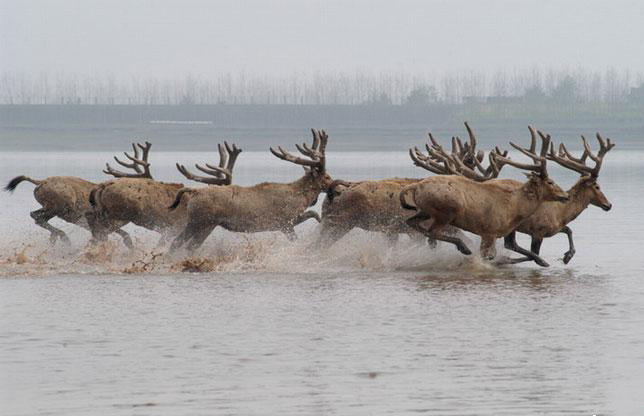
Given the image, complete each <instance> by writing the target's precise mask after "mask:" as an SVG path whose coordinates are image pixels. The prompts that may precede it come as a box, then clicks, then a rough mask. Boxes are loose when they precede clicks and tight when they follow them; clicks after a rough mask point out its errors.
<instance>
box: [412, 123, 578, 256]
mask: <svg viewBox="0 0 644 416" xmlns="http://www.w3.org/2000/svg"><path fill="white" fill-rule="evenodd" d="M529 129H530V134H531V146H530V149H525V148H523V147H520V146H517V145H516V144H514V143H510V144H511V145H512V147H514V148H515V149H517V150H518V151H520V152H521V153H523V154H524V155H526V156H528V157H530V158H531V159H532V161H533V163H532V164H525V163H518V162H515V161H513V160H511V159H509V158H508V157H507V156H503V155H501V154H499V153H497V152H493V153H492V154H491V159H490V160H492V161H493V162H492V163H493V164H498V163H501V164H504V165H506V164H507V165H511V166H515V167H517V168H519V169H523V170H528V171H530V173H529V174H528V175H527V176H528V181H527V182H525V183H524V184H522V185H521V187H519V188H516V187H515V186H512V185H511V184H509V183H508V181H507V180H502V179H493V180H487V181H477V180H473V179H470V178H469V177H466V176H460V175H451V176H435V177H431V178H428V179H425V180H423V181H421V182H419V183H417V184H414V185H410V186H407V187H405V188H404V189H403V190H402V191H401V192H400V203H401V205H402V206H403V208H406V209H409V210H415V211H416V213H415V214H414V215H413V216H412V217H411V218H409V219H408V220H407V224H408V225H409V226H410V227H412V228H413V229H415V230H417V231H419V232H421V233H424V234H425V235H427V236H428V237H430V238H434V239H436V240H441V241H446V242H449V243H452V244H454V245H455V246H456V248H457V249H458V250H459V251H460V252H461V253H463V254H466V255H469V254H471V251H470V249H469V248H468V247H467V246H466V245H465V243H464V242H463V241H462V240H461V239H460V238H459V237H456V236H450V235H446V234H445V232H444V230H445V227H446V226H448V225H452V226H455V227H458V228H460V229H462V230H465V231H469V232H471V233H474V234H477V235H479V236H480V237H481V246H480V251H481V255H482V256H483V257H484V258H486V259H493V258H494V257H495V256H496V249H495V241H496V239H497V238H500V237H505V236H507V235H509V234H511V233H512V232H513V231H514V230H515V229H516V228H517V227H518V226H519V224H521V222H522V221H523V220H525V219H526V218H528V217H529V216H530V215H532V214H533V213H534V212H536V210H537V209H538V208H539V207H540V206H541V204H542V203H543V202H545V201H566V200H567V199H568V194H567V193H566V192H564V191H563V190H562V189H561V188H560V187H559V186H558V185H557V184H556V183H554V181H552V179H550V178H549V177H548V172H547V169H546V163H547V161H546V154H547V152H548V147H549V144H550V136H545V135H543V134H542V135H541V139H542V147H541V152H540V154H537V153H536V132H535V130H534V129H533V128H532V127H530V128H529ZM435 154H436V156H437V157H438V158H439V159H441V160H442V161H443V163H444V165H445V166H451V168H450V169H454V170H455V171H456V172H458V171H460V172H461V173H462V174H463V175H470V174H471V173H476V172H474V171H473V170H471V169H470V170H468V169H464V168H463V166H464V165H463V164H462V161H461V160H460V159H459V157H457V156H454V155H448V154H446V153H445V152H440V151H438V152H435ZM492 169H494V168H492ZM465 172H467V173H465ZM477 176H478V175H477ZM472 178H474V176H473V177H472ZM421 223H425V224H424V225H421ZM506 248H508V249H510V250H513V251H516V252H518V253H521V254H523V255H524V256H527V257H529V258H530V259H531V260H533V261H535V262H537V264H539V265H541V266H544V267H545V266H547V265H548V264H547V263H546V262H545V261H544V260H543V259H541V258H540V257H539V256H537V255H536V254H534V253H532V252H530V251H528V250H525V249H523V248H521V247H520V246H519V245H518V244H516V241H506Z"/></svg>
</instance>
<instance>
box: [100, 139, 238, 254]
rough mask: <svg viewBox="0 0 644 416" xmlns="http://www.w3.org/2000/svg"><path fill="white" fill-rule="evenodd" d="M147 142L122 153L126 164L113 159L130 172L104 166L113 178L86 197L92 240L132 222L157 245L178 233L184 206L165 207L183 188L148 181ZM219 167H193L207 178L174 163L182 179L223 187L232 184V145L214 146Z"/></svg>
mask: <svg viewBox="0 0 644 416" xmlns="http://www.w3.org/2000/svg"><path fill="white" fill-rule="evenodd" d="M151 146H152V145H151V144H150V143H149V142H145V145H143V144H140V143H139V144H137V145H136V146H134V145H133V148H134V154H133V155H130V154H128V153H125V156H126V157H127V158H128V159H129V160H130V162H124V161H121V160H119V159H118V158H116V157H115V160H116V161H117V163H119V164H120V165H122V166H124V167H127V168H130V169H132V170H134V172H133V173H126V172H122V171H118V170H116V169H113V168H112V167H111V166H110V165H109V164H106V169H105V171H104V172H105V173H107V174H109V175H112V176H114V177H115V178H117V179H113V180H110V181H107V182H104V183H102V184H100V185H99V186H97V187H96V189H95V190H93V191H92V193H91V195H90V202H91V204H92V206H93V207H94V210H93V211H92V212H91V213H90V214H89V215H88V222H89V223H90V227H91V230H92V235H93V237H94V239H95V240H97V241H103V240H105V239H106V238H107V234H109V233H110V232H111V231H112V228H113V227H114V226H115V224H119V223H123V222H124V223H130V222H131V223H133V224H136V225H138V226H140V227H143V228H146V229H148V230H152V231H156V232H159V233H160V234H161V240H160V241H159V244H163V243H164V242H165V241H166V239H168V238H170V237H174V236H175V235H176V234H178V233H179V232H180V231H181V230H182V229H183V227H184V226H185V224H186V222H187V216H186V207H185V204H181V206H178V207H177V209H175V210H172V211H169V210H168V209H167V208H166V207H167V206H168V205H170V204H171V203H172V201H174V199H175V197H176V195H177V192H178V191H180V190H182V189H185V188H184V185H183V184H180V183H165V182H159V181H156V180H154V179H153V178H152V174H151V172H150V162H149V161H148V156H149V152H150V147H151ZM218 150H219V166H212V165H209V164H206V167H203V166H200V165H195V166H196V167H197V169H199V170H200V171H202V172H204V173H206V174H208V175H210V176H209V177H206V176H198V175H194V174H192V173H191V172H190V171H188V169H186V168H185V166H183V165H180V164H178V163H177V169H178V170H179V172H181V174H183V175H184V176H185V177H186V178H188V179H190V180H193V181H197V182H201V183H205V184H208V185H219V186H225V185H230V183H231V182H232V171H233V167H234V165H235V162H236V160H237V157H238V156H239V154H240V153H241V149H238V148H237V146H235V145H234V144H233V145H232V146H230V145H228V143H224V146H222V145H221V144H219V145H218Z"/></svg>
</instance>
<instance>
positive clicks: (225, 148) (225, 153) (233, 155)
mask: <svg viewBox="0 0 644 416" xmlns="http://www.w3.org/2000/svg"><path fill="white" fill-rule="evenodd" d="M217 148H218V150H219V166H213V165H210V164H208V163H206V164H205V165H206V167H203V166H200V165H198V164H195V167H196V168H197V169H199V170H200V171H202V172H203V173H206V174H208V175H211V177H208V176H198V175H195V174H193V173H192V172H190V171H189V170H188V169H186V167H185V166H184V165H180V164H178V163H177V169H178V170H179V172H181V174H182V175H183V176H185V177H186V178H188V179H190V180H191V181H196V182H201V183H207V184H209V185H230V184H231V183H232V181H233V168H234V167H235V162H236V161H237V157H238V156H239V154H240V153H241V152H242V151H241V149H239V148H238V147H237V146H236V145H235V144H234V143H233V145H232V146H230V145H229V144H228V142H224V144H223V145H222V144H221V143H219V144H218V145H217Z"/></svg>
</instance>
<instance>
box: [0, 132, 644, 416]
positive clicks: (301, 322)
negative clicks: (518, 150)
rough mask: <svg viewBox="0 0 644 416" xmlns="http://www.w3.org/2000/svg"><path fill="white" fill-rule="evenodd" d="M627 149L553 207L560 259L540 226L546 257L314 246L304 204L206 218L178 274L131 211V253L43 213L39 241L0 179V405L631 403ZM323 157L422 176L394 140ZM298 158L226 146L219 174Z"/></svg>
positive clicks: (269, 167) (65, 170)
mask: <svg viewBox="0 0 644 416" xmlns="http://www.w3.org/2000/svg"><path fill="white" fill-rule="evenodd" d="M295 139H297V138H293V141H294V140H295ZM240 144H241V145H242V146H243V141H242V140H240ZM285 144H288V141H287V142H285ZM331 147H332V143H330V145H329V148H331ZM110 157H111V154H110V153H87V152H85V153H83V152H79V153H72V152H65V153H52V152H43V153H37V152H4V153H2V154H0V178H2V180H3V181H5V180H8V179H10V178H11V177H13V176H15V175H18V174H27V175H29V176H33V177H37V178H42V177H46V176H49V175H61V174H65V175H77V176H82V177H85V178H88V179H93V180H97V181H98V180H103V179H104V178H105V177H104V175H102V174H101V173H100V168H101V166H102V163H103V162H104V161H107V160H109V159H110ZM151 160H152V162H153V172H154V173H155V174H156V177H158V178H159V179H162V180H168V181H179V180H180V179H181V177H180V176H179V174H178V172H176V171H175V170H174V168H173V164H174V162H175V161H179V162H182V163H186V164H191V163H194V162H201V161H204V160H209V161H216V155H215V154H214V153H164V152H162V151H158V152H156V153H154V151H153V153H152V156H151ZM642 160H644V152H642V151H628V152H625V151H620V150H618V149H616V150H614V151H612V152H611V153H610V154H609V155H608V156H607V157H606V161H605V163H604V172H602V178H601V185H602V188H603V190H604V192H605V193H606V194H607V196H608V197H609V198H610V200H611V201H612V203H613V206H614V208H613V210H612V211H610V212H608V213H606V212H603V211H601V210H600V209H598V208H595V207H590V208H588V210H587V211H585V212H584V213H583V214H582V215H581V216H580V217H579V218H578V219H577V220H576V221H575V222H574V223H573V224H572V228H573V230H574V232H575V242H576V247H577V255H576V256H575V258H574V259H573V260H572V262H571V264H569V265H567V266H564V265H563V264H562V263H561V261H560V260H559V259H560V258H561V256H562V254H563V253H564V252H565V251H566V249H567V241H566V239H565V237H564V236H556V237H554V238H552V239H549V240H546V241H545V242H544V245H543V250H542V253H543V256H544V257H545V258H546V259H547V260H548V261H549V262H550V263H551V265H552V266H551V267H550V268H549V269H542V268H539V267H536V266H534V265H525V264H524V265H521V266H513V267H495V266H492V265H489V264H485V263H483V262H480V261H477V260H474V259H471V258H465V257H463V256H461V255H459V254H458V253H455V252H454V250H453V248H451V247H449V246H446V245H440V246H439V248H438V249H437V250H434V251H431V250H429V249H428V248H427V247H426V246H424V245H416V244H415V243H413V242H411V241H409V240H408V239H407V238H402V239H401V241H400V242H399V244H398V245H396V246H395V247H389V246H388V245H387V243H386V241H385V240H384V238H382V236H379V235H376V234H370V233H365V232H362V231H354V232H352V233H350V234H349V235H348V236H346V237H345V238H344V239H343V240H341V241H340V242H339V243H338V244H337V245H336V246H334V247H333V248H331V249H330V250H328V251H325V252H320V253H314V252H311V251H310V250H308V249H307V247H306V246H307V245H306V243H307V241H310V239H311V238H313V237H314V235H315V233H316V227H315V224H314V223H312V222H311V221H309V222H307V223H305V224H303V225H301V226H299V227H297V233H298V236H299V241H298V242H295V243H290V242H288V241H287V240H286V239H285V238H284V237H283V236H281V235H277V234H271V233H264V234H259V235H254V236H239V235H233V234H231V233H228V232H225V231H217V232H216V233H215V234H214V235H213V236H211V237H210V238H209V240H208V241H207V242H206V244H205V246H204V247H203V248H202V249H201V250H200V251H199V252H198V253H196V254H195V255H194V258H192V259H190V261H191V262H192V263H191V264H194V263H195V262H196V263H198V264H201V265H202V266H203V267H202V269H204V270H209V271H208V272H206V273H196V274H195V273H186V272H182V270H184V269H186V261H187V260H186V258H183V257H180V256H179V257H171V256H166V255H157V254H158V251H157V250H155V249H154V245H155V242H156V236H155V234H154V233H151V232H147V231H142V230H138V229H135V228H134V227H131V226H128V228H127V229H128V230H129V231H132V232H133V234H134V235H135V238H136V239H137V245H138V246H139V250H138V251H137V252H135V253H127V252H126V251H125V250H124V249H123V248H122V247H121V245H120V244H119V243H118V240H117V239H114V240H113V241H110V243H109V244H107V245H105V246H103V247H100V248H99V249H94V250H92V249H88V248H87V247H86V246H85V245H86V242H87V239H88V236H89V235H88V233H87V232H86V231H84V230H81V229H77V228H76V227H74V226H73V225H70V224H66V223H63V222H60V221H58V220H54V221H53V224H55V225H56V226H59V227H60V228H61V229H64V230H65V231H66V232H68V233H69V235H70V237H71V238H72V248H64V247H54V248H50V247H49V246H48V244H47V237H48V235H47V232H46V231H44V230H41V229H38V228H37V227H36V226H34V224H33V223H32V221H31V219H30V218H29V215H28V212H29V211H31V210H33V209H36V208H37V204H36V202H35V201H34V200H33V196H32V190H33V185H31V184H28V183H23V184H21V185H20V187H19V188H18V189H17V190H16V192H15V193H14V194H13V195H9V194H5V193H3V194H2V195H1V196H0V203H1V206H2V208H3V209H2V213H3V215H2V216H1V218H0V232H2V237H0V249H1V254H0V276H1V278H0V304H1V305H2V309H1V314H2V317H1V318H0V325H1V326H2V331H1V335H0V374H1V376H0V383H1V388H0V391H2V393H1V394H2V400H1V406H2V407H1V408H0V410H1V413H2V414H11V415H31V414H61V415H62V414H64V415H72V414H88V413H92V414H171V415H194V414H266V415H273V414H298V415H299V414H341V415H345V414H372V413H377V414H382V413H389V414H405V413H425V414H435V415H448V414H454V415H464V414H467V415H470V414H471V415H474V414H476V415H480V414H485V415H516V414H563V413H568V414H579V415H591V414H602V415H613V414H615V415H616V414H619V415H639V414H642V409H644V407H643V405H642V400H641V393H640V391H641V390H642V389H643V388H644V365H642V363H643V362H644V331H643V330H642V328H643V327H644V284H643V283H642V282H641V279H642V278H643V277H644V276H643V275H644V273H642V272H643V271H644V259H643V258H642V256H641V254H640V251H641V250H640V247H641V246H642V243H644V237H643V234H642V231H644V230H643V228H644V227H643V222H642V220H641V206H642V204H644V197H643V196H642V194H641V190H642V189H644V188H643V186H642V185H644V184H643V181H642V179H641V178H642V177H643V175H644V162H642ZM328 165H329V171H330V172H331V173H332V174H333V175H334V176H335V177H339V178H347V179H363V178H373V177H390V176H412V177H420V176H423V172H422V171H420V170H419V169H418V168H414V167H413V166H411V163H409V161H408V156H407V155H406V154H405V153H404V152H399V153H382V152H360V153H358V152H354V153H352V152H347V153H332V152H331V153H329V156H328ZM550 170H551V174H552V176H554V177H555V179H556V180H557V181H558V182H559V183H560V184H562V186H564V187H569V186H570V185H572V183H574V180H575V176H574V175H571V174H568V173H567V172H565V171H563V170H562V169H560V168H558V167H553V168H551V169H550ZM300 172H301V169H299V168H297V167H294V166H290V165H289V164H288V163H284V162H281V161H279V160H276V159H275V158H274V157H272V156H270V154H268V153H267V152H244V153H242V155H241V156H240V159H239V162H238V166H237V167H236V171H235V179H234V180H235V182H236V183H240V184H250V183H254V182H257V181H260V180H275V181H288V180H291V179H294V178H296V177H297V176H298V175H299V174H300ZM518 175H519V173H518V172H516V171H512V169H509V168H508V169H507V171H506V172H505V176H506V177H517V178H518V177H519V176H518ZM470 237H471V238H472V240H473V242H474V244H473V245H476V239H475V238H474V237H473V236H470ZM521 241H522V242H523V243H524V244H525V242H526V239H525V238H522V239H521Z"/></svg>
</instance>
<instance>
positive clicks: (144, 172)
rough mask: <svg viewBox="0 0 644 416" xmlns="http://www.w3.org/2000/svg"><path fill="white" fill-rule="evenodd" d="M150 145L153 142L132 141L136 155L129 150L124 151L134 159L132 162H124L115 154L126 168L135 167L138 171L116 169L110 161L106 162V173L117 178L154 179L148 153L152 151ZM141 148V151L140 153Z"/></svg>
mask: <svg viewBox="0 0 644 416" xmlns="http://www.w3.org/2000/svg"><path fill="white" fill-rule="evenodd" d="M150 147H152V143H150V142H147V141H146V142H145V145H142V144H141V143H136V144H135V143H132V149H133V150H134V155H133V156H131V155H129V154H128V153H127V152H123V154H124V155H125V157H126V158H128V159H129V160H131V161H132V163H127V162H123V161H122V160H120V159H119V158H118V157H116V156H114V160H115V161H116V163H118V164H119V165H121V166H124V167H126V168H130V169H134V171H135V172H136V173H125V172H121V171H119V170H116V169H114V168H112V167H111V166H110V164H109V163H106V164H105V170H104V171H103V172H104V173H106V174H108V175H112V176H114V177H116V178H148V179H152V174H151V173H150V163H149V162H148V155H149V153H150ZM139 150H140V151H141V153H139Z"/></svg>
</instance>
